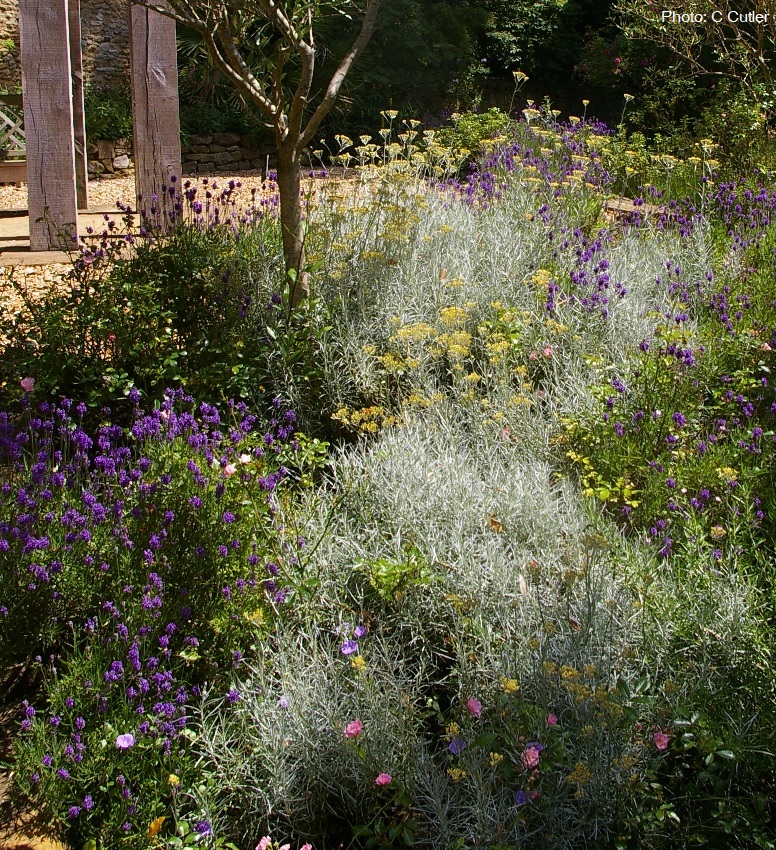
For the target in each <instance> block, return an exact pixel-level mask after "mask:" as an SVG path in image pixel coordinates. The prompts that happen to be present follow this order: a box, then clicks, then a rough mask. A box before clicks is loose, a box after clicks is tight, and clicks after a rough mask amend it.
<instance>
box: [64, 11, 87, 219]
mask: <svg viewBox="0 0 776 850" xmlns="http://www.w3.org/2000/svg"><path fill="white" fill-rule="evenodd" d="M67 15H68V19H69V24H70V65H71V68H72V74H73V138H74V140H75V189H76V198H77V200H78V209H79V210H85V209H86V208H87V207H88V206H89V170H88V162H87V157H86V118H85V115H84V67H83V54H82V51H81V0H68V5H67Z"/></svg>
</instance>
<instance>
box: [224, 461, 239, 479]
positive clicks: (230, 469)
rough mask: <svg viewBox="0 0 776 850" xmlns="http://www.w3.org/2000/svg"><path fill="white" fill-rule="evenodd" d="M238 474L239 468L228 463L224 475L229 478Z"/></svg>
mask: <svg viewBox="0 0 776 850" xmlns="http://www.w3.org/2000/svg"><path fill="white" fill-rule="evenodd" d="M235 472H237V467H236V466H235V465H234V464H233V463H227V465H226V466H225V467H224V475H226V476H227V477H228V476H230V475H234V474H235Z"/></svg>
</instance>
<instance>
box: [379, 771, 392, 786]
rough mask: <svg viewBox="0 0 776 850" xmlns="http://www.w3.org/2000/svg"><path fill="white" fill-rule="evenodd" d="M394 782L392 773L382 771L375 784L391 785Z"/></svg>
mask: <svg viewBox="0 0 776 850" xmlns="http://www.w3.org/2000/svg"><path fill="white" fill-rule="evenodd" d="M391 782H393V777H392V776H391V774H390V773H381V774H380V775H379V776H378V777H377V779H375V785H390V784H391Z"/></svg>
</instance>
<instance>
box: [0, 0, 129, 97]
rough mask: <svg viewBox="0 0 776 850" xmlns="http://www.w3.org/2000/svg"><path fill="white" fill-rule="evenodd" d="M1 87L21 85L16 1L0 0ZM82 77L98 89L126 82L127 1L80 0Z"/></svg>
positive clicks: (127, 44)
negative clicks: (10, 43)
mask: <svg viewBox="0 0 776 850" xmlns="http://www.w3.org/2000/svg"><path fill="white" fill-rule="evenodd" d="M6 40H10V41H12V42H13V45H14V46H13V47H12V48H10V49H9V46H8V45H0V87H2V88H6V89H11V90H15V89H16V88H17V87H18V86H20V85H21V71H20V68H19V4H18V0H0V41H6ZM81 42H82V46H83V63H84V78H85V80H86V82H87V84H91V85H93V86H95V87H97V88H109V87H110V86H112V85H114V84H116V83H118V82H121V81H124V80H127V79H128V77H127V70H128V68H129V2H128V0H81Z"/></svg>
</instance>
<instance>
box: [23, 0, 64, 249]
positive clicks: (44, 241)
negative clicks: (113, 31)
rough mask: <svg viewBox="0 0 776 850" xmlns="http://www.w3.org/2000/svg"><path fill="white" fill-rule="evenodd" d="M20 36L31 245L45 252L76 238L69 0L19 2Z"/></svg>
mask: <svg viewBox="0 0 776 850" xmlns="http://www.w3.org/2000/svg"><path fill="white" fill-rule="evenodd" d="M19 39H20V54H21V66H22V94H23V98H24V129H25V134H26V142H27V186H28V209H29V215H30V248H31V250H33V251H48V250H51V249H52V248H56V247H57V245H58V231H64V230H67V231H68V232H69V233H72V234H73V235H76V236H77V230H76V228H77V222H78V212H77V205H76V188H75V146H74V143H73V102H72V82H71V76H70V45H69V27H68V10H67V0H19ZM44 217H45V218H44Z"/></svg>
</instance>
